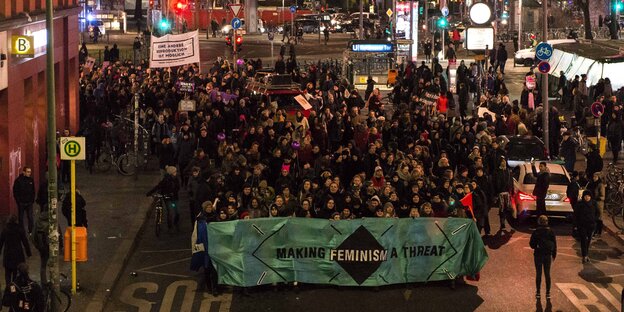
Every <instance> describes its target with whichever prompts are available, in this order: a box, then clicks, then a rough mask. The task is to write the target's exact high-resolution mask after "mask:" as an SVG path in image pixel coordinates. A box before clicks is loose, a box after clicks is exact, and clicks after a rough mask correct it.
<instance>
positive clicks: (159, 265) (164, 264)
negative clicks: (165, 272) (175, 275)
mask: <svg viewBox="0 0 624 312" xmlns="http://www.w3.org/2000/svg"><path fill="white" fill-rule="evenodd" d="M189 260H191V257H188V258H184V259H178V260H173V261H169V262H165V263H161V264H157V265H152V266H148V267H145V268H141V269H137V271H147V270H151V269H154V268H159V267H164V266H167V265H170V264H174V263H180V262H184V261H189Z"/></svg>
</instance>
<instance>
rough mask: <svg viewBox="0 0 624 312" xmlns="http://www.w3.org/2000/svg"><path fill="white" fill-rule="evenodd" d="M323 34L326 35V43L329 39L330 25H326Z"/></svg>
mask: <svg viewBox="0 0 624 312" xmlns="http://www.w3.org/2000/svg"><path fill="white" fill-rule="evenodd" d="M323 35H325V45H327V42H328V41H329V26H327V25H325V29H323Z"/></svg>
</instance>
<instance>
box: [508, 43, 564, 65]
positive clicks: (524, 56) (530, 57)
mask: <svg viewBox="0 0 624 312" xmlns="http://www.w3.org/2000/svg"><path fill="white" fill-rule="evenodd" d="M575 42H576V40H574V39H557V40H548V43H550V44H551V45H553V46H555V45H557V44H562V43H575ZM536 63H537V59H536V58H535V48H534V47H533V48H529V49H522V50H518V51H516V53H515V54H514V66H516V64H519V65H523V66H533V65H535V64H536Z"/></svg>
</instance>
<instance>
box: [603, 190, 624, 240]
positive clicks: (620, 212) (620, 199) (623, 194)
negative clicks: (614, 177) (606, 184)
mask: <svg viewBox="0 0 624 312" xmlns="http://www.w3.org/2000/svg"><path fill="white" fill-rule="evenodd" d="M605 209H606V211H607V212H608V213H609V214H610V215H611V218H612V220H613V224H614V225H615V226H616V227H617V228H618V229H620V230H624V181H622V180H619V181H617V185H616V186H615V187H612V188H611V189H610V191H609V193H607V198H606V200H605Z"/></svg>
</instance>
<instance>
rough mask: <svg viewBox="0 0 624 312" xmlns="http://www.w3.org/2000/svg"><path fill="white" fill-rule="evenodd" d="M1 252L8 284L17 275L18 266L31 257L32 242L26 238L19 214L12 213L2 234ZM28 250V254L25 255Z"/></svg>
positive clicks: (0, 240) (0, 236)
mask: <svg viewBox="0 0 624 312" xmlns="http://www.w3.org/2000/svg"><path fill="white" fill-rule="evenodd" d="M0 252H2V253H3V256H4V257H3V262H2V264H3V265H4V280H5V282H6V284H7V285H8V284H9V283H11V281H13V280H15V278H16V277H17V266H18V265H19V264H20V263H22V262H25V261H26V256H28V257H30V256H31V255H32V254H31V252H30V244H29V243H28V239H27V238H26V233H25V232H24V227H21V226H20V225H19V223H18V222H17V216H16V215H11V216H10V217H9V221H8V223H7V225H6V227H5V228H4V230H3V231H2V234H0ZM24 252H26V256H24Z"/></svg>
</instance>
